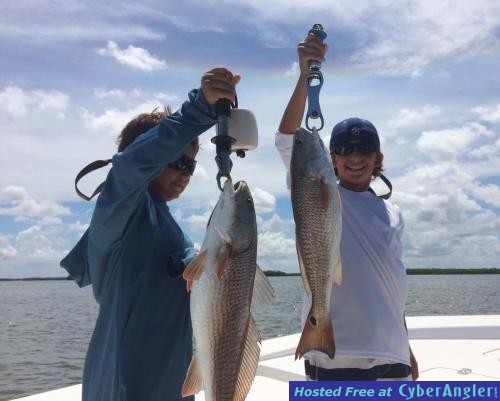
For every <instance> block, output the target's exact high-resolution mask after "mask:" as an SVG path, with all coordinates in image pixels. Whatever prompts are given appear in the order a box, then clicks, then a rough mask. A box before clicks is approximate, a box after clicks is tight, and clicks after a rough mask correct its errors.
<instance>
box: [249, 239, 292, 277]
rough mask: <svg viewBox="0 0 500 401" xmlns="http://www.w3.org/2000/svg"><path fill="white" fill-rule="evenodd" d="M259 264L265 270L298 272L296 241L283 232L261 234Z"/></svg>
mask: <svg viewBox="0 0 500 401" xmlns="http://www.w3.org/2000/svg"><path fill="white" fill-rule="evenodd" d="M257 255H258V263H259V265H260V267H261V268H262V269H264V270H282V271H286V272H296V271H298V262H297V251H296V248H295V240H293V239H290V238H288V237H287V236H286V235H285V234H284V233H282V232H265V233H261V234H259V240H258V253H257Z"/></svg>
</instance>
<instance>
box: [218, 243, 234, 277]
mask: <svg viewBox="0 0 500 401" xmlns="http://www.w3.org/2000/svg"><path fill="white" fill-rule="evenodd" d="M230 253H231V248H230V247H228V246H223V247H222V248H221V249H220V250H219V253H218V254H217V258H216V261H215V266H216V267H215V272H216V274H217V278H218V279H219V280H220V279H221V278H222V275H223V274H224V271H225V270H226V267H227V265H228V264H229V256H230Z"/></svg>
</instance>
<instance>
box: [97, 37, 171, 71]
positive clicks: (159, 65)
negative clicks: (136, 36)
mask: <svg viewBox="0 0 500 401" xmlns="http://www.w3.org/2000/svg"><path fill="white" fill-rule="evenodd" d="M97 52H98V54H99V55H101V56H109V57H112V58H114V59H115V60H117V61H118V62H119V63H120V64H123V65H126V66H129V67H132V68H135V69H138V70H142V71H157V70H164V69H166V68H167V63H166V62H165V61H163V60H160V59H158V58H156V57H154V56H153V55H152V54H151V53H149V51H148V50H146V49H143V48H141V47H135V46H132V45H129V46H128V47H127V48H126V49H120V48H119V47H118V45H117V44H116V43H115V42H113V41H111V40H110V41H108V44H107V47H106V48H102V49H99V50H98V51H97Z"/></svg>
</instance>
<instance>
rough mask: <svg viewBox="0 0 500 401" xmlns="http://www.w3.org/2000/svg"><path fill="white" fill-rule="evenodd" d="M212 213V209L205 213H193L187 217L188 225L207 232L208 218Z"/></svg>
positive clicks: (199, 231) (197, 230)
mask: <svg viewBox="0 0 500 401" xmlns="http://www.w3.org/2000/svg"><path fill="white" fill-rule="evenodd" d="M211 214H212V211H211V210H208V211H206V212H205V213H203V214H201V215H200V214H193V215H191V216H189V217H188V218H187V219H186V222H187V224H188V227H189V229H190V230H192V231H194V232H197V233H203V234H205V230H206V228H207V224H208V219H209V218H210V216H211Z"/></svg>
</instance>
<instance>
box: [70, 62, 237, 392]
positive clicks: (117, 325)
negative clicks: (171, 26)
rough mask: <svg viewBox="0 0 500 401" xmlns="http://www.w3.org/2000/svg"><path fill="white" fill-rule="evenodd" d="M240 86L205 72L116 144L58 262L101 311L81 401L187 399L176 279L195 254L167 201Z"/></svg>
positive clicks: (183, 310) (184, 317)
mask: <svg viewBox="0 0 500 401" xmlns="http://www.w3.org/2000/svg"><path fill="white" fill-rule="evenodd" d="M239 80H240V77H239V76H238V75H233V74H232V73H231V72H230V71H229V70H227V69H225V68H215V69H212V70H210V71H208V72H207V73H205V74H204V75H203V77H202V80H201V88H200V89H198V90H192V91H191V92H190V93H189V99H188V101H186V102H184V104H183V105H182V107H181V108H180V109H179V110H178V111H177V112H175V113H173V114H171V115H170V114H169V112H168V111H165V112H153V113H150V114H142V115H140V116H139V117H137V118H136V119H134V120H132V121H131V122H129V123H128V124H127V126H126V127H125V128H124V130H123V131H122V134H121V135H120V137H119V148H118V150H119V151H118V153H116V154H115V155H114V156H113V159H112V168H111V170H110V172H109V174H108V176H107V178H106V181H105V184H104V186H103V188H102V192H101V193H100V195H99V198H98V200H97V203H96V206H95V210H94V214H93V216H92V220H91V223H90V227H89V228H88V230H87V231H86V232H85V234H84V235H83V237H82V238H81V239H80V241H79V242H78V243H77V245H76V246H75V248H73V249H72V250H71V251H70V253H69V254H68V255H67V256H66V257H65V258H64V259H63V260H62V261H61V266H62V267H63V268H64V269H66V270H67V271H68V272H69V274H70V276H71V278H73V279H74V280H75V281H76V282H77V284H78V285H79V286H80V287H83V286H85V285H92V290H93V294H94V296H95V299H96V301H97V303H98V304H99V315H98V317H97V322H96V325H95V329H94V332H93V335H92V338H91V341H90V345H89V348H88V352H87V357H86V360H85V367H84V372H83V387H82V400H83V401H160V400H161V401H164V400H181V399H183V400H186V399H188V400H189V399H190V400H193V399H194V397H189V398H182V396H181V388H182V384H183V381H184V377H185V374H186V371H187V369H188V366H189V363H190V361H191V354H192V329H191V320H190V315H189V294H188V292H187V291H186V283H185V281H184V280H183V278H182V273H183V271H184V268H185V266H186V265H187V264H188V263H189V262H190V261H191V259H192V258H193V257H194V256H195V250H194V248H193V242H192V241H191V239H190V238H189V237H188V235H187V234H186V233H185V232H184V231H183V230H182V228H180V227H179V225H178V224H177V223H176V221H175V219H174V218H173V216H172V214H171V213H170V210H169V207H168V203H167V202H168V201H170V200H172V199H175V198H177V197H179V195H181V193H182V192H183V191H184V189H185V188H186V186H187V185H188V184H189V180H190V176H191V175H192V174H193V172H194V168H195V163H196V162H195V160H194V159H195V156H196V154H197V152H198V147H199V145H198V136H199V135H200V134H202V133H203V132H205V131H206V130H208V129H209V128H210V127H212V126H213V125H214V124H215V122H216V115H215V111H214V107H213V106H214V104H215V103H216V101H217V100H218V99H221V98H226V99H229V100H230V101H234V100H235V96H236V92H235V86H236V84H237V83H238V82H239Z"/></svg>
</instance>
